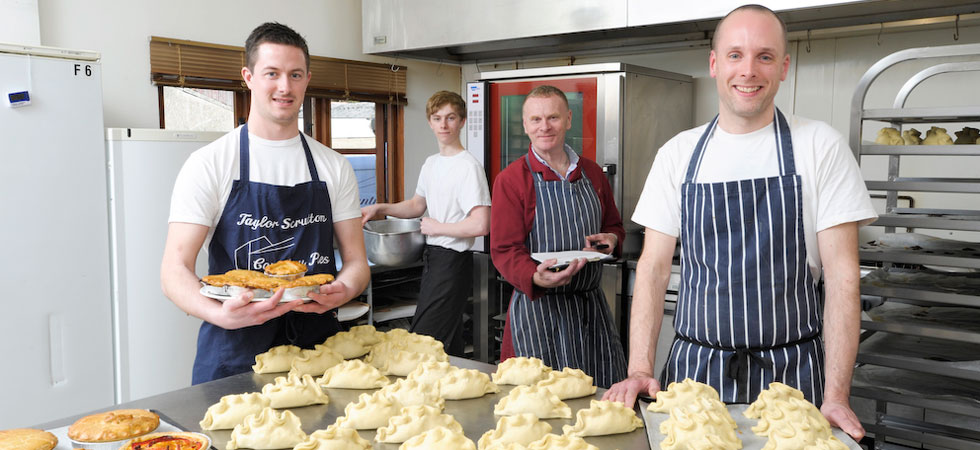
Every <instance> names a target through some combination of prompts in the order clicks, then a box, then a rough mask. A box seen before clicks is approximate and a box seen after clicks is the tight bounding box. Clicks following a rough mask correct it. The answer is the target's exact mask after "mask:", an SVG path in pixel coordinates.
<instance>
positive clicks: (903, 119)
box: [862, 106, 980, 123]
mask: <svg viewBox="0 0 980 450" xmlns="http://www.w3.org/2000/svg"><path fill="white" fill-rule="evenodd" d="M862 118H863V119H864V120H877V121H880V122H889V123H942V122H978V121H980V106H955V107H939V108H881V109H865V110H864V113H863V114H862Z"/></svg>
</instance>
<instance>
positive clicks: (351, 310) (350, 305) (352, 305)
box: [337, 300, 368, 322]
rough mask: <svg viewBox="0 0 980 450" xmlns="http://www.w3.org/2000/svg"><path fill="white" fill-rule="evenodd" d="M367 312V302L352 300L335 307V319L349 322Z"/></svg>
mask: <svg viewBox="0 0 980 450" xmlns="http://www.w3.org/2000/svg"><path fill="white" fill-rule="evenodd" d="M367 312H368V304H367V303H364V302H358V301H353V300H352V301H349V302H347V303H346V304H344V306H341V307H340V308H338V309H337V321H339V322H349V321H351V320H354V319H357V318H359V317H361V316H363V315H364V314H365V313H367Z"/></svg>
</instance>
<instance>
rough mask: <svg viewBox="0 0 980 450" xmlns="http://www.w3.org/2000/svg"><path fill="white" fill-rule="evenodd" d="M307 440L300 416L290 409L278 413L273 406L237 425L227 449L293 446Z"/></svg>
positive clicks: (261, 448)
mask: <svg viewBox="0 0 980 450" xmlns="http://www.w3.org/2000/svg"><path fill="white" fill-rule="evenodd" d="M305 440H306V433H304V432H303V429H302V428H301V427H300V422H299V417H296V414H293V413H292V411H290V410H288V409H287V410H285V411H283V412H281V413H278V412H276V410H274V409H272V408H265V409H263V410H262V412H260V413H258V414H253V415H251V416H248V417H246V418H245V420H244V422H242V423H241V424H238V425H236V426H235V429H234V430H232V432H231V439H229V440H228V445H227V446H225V449H226V450H234V449H236V448H243V447H244V448H252V449H256V450H266V449H278V448H293V447H294V446H295V445H296V444H299V443H300V442H303V441H305Z"/></svg>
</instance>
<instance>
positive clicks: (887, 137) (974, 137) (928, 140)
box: [875, 126, 980, 145]
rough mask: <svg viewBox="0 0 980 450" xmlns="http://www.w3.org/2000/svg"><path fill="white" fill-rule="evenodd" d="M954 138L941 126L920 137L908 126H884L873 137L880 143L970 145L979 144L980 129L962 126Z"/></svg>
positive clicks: (917, 131)
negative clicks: (900, 129)
mask: <svg viewBox="0 0 980 450" xmlns="http://www.w3.org/2000/svg"><path fill="white" fill-rule="evenodd" d="M955 134H956V139H955V140H954V139H953V138H952V137H950V136H949V134H947V133H946V129H945V128H942V127H935V126H934V127H932V128H930V129H929V130H928V131H926V137H925V138H924V139H923V138H922V133H921V132H920V131H919V130H916V129H915V128H910V129H908V130H905V131H902V132H899V131H898V129H896V128H893V127H885V128H882V129H880V130H878V136H877V137H876V138H875V143H876V144H881V145H953V144H956V145H970V144H980V129H977V128H972V127H963V129H962V130H960V131H956V132H955Z"/></svg>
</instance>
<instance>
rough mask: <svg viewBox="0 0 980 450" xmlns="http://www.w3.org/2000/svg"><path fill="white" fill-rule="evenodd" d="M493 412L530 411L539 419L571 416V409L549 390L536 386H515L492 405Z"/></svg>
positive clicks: (507, 414)
mask: <svg viewBox="0 0 980 450" xmlns="http://www.w3.org/2000/svg"><path fill="white" fill-rule="evenodd" d="M493 413H494V414H497V415H500V416H512V415H515V414H522V413H531V414H534V415H535V416H537V417H538V418H539V419H550V418H555V417H558V418H562V419H569V418H571V417H572V409H571V408H569V407H568V405H566V404H565V402H563V401H561V400H559V399H558V396H557V395H555V394H552V393H551V391H549V390H547V389H544V388H538V387H536V386H517V387H515V388H514V389H511V391H510V393H508V394H507V396H506V397H504V398H502V399H500V401H498V402H497V404H496V405H494V407H493Z"/></svg>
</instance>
